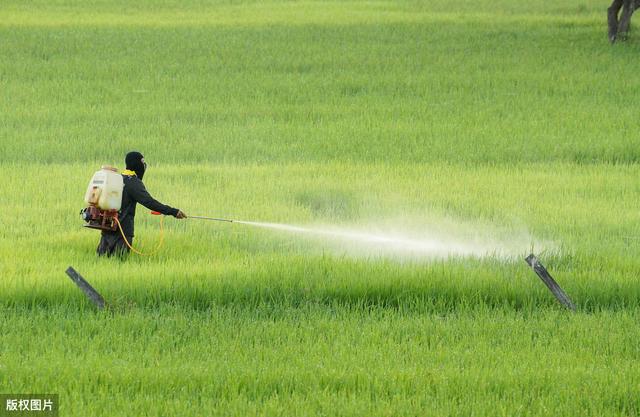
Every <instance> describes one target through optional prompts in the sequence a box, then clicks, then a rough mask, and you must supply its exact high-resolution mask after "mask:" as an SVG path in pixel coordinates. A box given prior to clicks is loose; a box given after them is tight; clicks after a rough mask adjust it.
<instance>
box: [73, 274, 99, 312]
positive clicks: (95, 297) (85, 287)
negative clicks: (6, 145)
mask: <svg viewBox="0 0 640 417" xmlns="http://www.w3.org/2000/svg"><path fill="white" fill-rule="evenodd" d="M65 272H66V273H67V275H69V278H71V280H72V281H73V282H75V283H76V285H77V286H78V287H79V288H80V289H81V290H82V292H84V293H85V294H86V295H87V297H89V299H90V300H91V301H92V302H93V303H94V304H95V305H96V307H98V310H102V309H103V308H104V307H105V302H104V298H102V296H101V295H100V294H98V291H96V290H94V289H93V287H92V286H91V285H90V284H89V283H88V282H87V281H86V280H85V279H84V278H82V275H80V274H79V273H78V272H77V271H76V270H75V269H73V268H72V267H69V268H67V270H66V271H65Z"/></svg>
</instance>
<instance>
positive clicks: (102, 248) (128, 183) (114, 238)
mask: <svg viewBox="0 0 640 417" xmlns="http://www.w3.org/2000/svg"><path fill="white" fill-rule="evenodd" d="M125 163H126V166H127V169H126V170H125V171H124V172H123V173H122V177H123V180H124V189H123V190H122V205H121V206H120V211H119V212H118V218H119V220H120V225H121V226H122V231H123V232H124V235H125V236H126V237H127V240H128V241H129V244H132V242H133V230H134V220H135V216H136V204H137V203H140V204H142V205H143V206H145V207H146V208H148V209H149V210H152V211H157V212H160V213H162V214H165V215H171V216H173V217H175V218H177V219H184V218H186V217H187V216H186V215H185V214H184V213H183V212H182V211H180V210H178V209H177V208H173V207H170V206H167V205H165V204H162V203H161V202H159V201H157V200H156V199H154V198H153V197H151V195H150V194H149V192H148V191H147V189H146V188H145V186H144V183H143V182H142V177H143V176H144V172H145V170H146V169H147V164H146V162H145V161H144V156H142V154H141V153H140V152H129V153H128V154H127V156H126V157H125ZM96 252H97V253H98V255H99V256H102V255H106V256H112V255H114V254H115V255H121V256H124V255H127V254H128V253H129V247H128V246H127V244H126V243H125V241H124V239H123V238H122V234H121V233H120V231H119V230H116V231H114V232H112V231H102V236H101V237H100V243H99V244H98V249H97V250H96Z"/></svg>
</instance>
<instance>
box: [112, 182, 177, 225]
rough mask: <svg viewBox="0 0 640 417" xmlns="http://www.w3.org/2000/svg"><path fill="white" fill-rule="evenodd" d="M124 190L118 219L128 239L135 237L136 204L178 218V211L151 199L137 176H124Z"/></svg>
mask: <svg viewBox="0 0 640 417" xmlns="http://www.w3.org/2000/svg"><path fill="white" fill-rule="evenodd" d="M122 177H123V179H124V190H122V205H121V206H120V212H119V214H118V217H119V218H120V224H121V225H122V231H123V232H124V235H125V236H127V238H130V237H133V231H134V220H135V216H136V204H137V203H140V204H142V205H143V206H145V207H146V208H148V209H149V210H152V211H157V212H160V213H162V214H165V215H170V216H176V215H177V214H178V209H177V208H173V207H170V206H167V205H165V204H162V203H161V202H159V201H158V200H156V199H154V198H153V197H151V194H149V192H148V191H147V189H146V187H145V186H144V183H143V182H142V180H140V178H138V177H137V176H136V175H126V174H123V175H122Z"/></svg>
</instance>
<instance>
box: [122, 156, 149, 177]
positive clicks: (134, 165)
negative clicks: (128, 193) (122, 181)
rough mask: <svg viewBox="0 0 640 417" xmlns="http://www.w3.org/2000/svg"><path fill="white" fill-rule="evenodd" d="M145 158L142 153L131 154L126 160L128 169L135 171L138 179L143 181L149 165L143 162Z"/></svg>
mask: <svg viewBox="0 0 640 417" xmlns="http://www.w3.org/2000/svg"><path fill="white" fill-rule="evenodd" d="M143 158H144V156H143V155H142V154H141V153H140V152H135V151H134V152H129V153H128V154H127V156H125V158H124V162H125V164H127V169H130V170H131V171H135V173H136V175H137V177H138V178H140V179H142V176H143V175H144V171H145V170H146V169H147V164H146V163H144V162H143V161H142V159H143Z"/></svg>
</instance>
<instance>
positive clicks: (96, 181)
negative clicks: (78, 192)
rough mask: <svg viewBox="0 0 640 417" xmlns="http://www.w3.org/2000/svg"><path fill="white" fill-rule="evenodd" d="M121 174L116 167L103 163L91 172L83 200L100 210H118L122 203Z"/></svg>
mask: <svg viewBox="0 0 640 417" xmlns="http://www.w3.org/2000/svg"><path fill="white" fill-rule="evenodd" d="M123 188H124V182H123V181H122V175H120V173H119V172H118V170H117V169H116V168H113V167H110V166H108V165H104V166H103V167H102V169H101V170H100V171H97V172H96V173H95V174H93V178H91V182H90V183H89V186H88V187H87V193H86V194H85V195H84V202H85V203H87V204H89V205H92V206H96V207H98V208H99V209H101V210H120V205H121V204H122V189H123Z"/></svg>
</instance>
